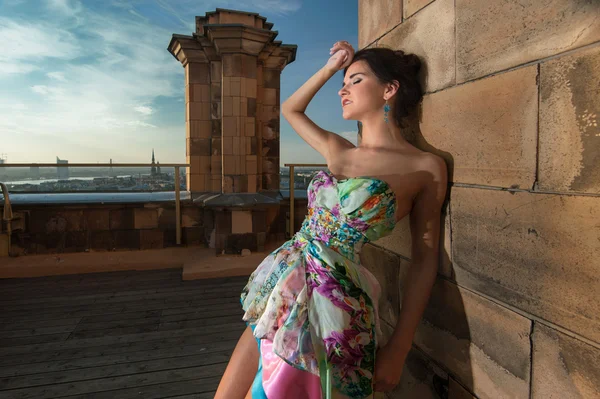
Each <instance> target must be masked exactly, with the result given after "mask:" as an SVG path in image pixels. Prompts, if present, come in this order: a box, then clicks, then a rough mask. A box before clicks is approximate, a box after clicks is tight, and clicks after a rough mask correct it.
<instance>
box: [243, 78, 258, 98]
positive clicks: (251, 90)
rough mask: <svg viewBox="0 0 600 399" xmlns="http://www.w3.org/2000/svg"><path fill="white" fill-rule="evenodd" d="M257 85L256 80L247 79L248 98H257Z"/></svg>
mask: <svg viewBox="0 0 600 399" xmlns="http://www.w3.org/2000/svg"><path fill="white" fill-rule="evenodd" d="M257 84H258V83H257V81H256V79H246V97H248V98H256V88H257Z"/></svg>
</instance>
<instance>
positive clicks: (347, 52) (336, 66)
mask: <svg viewBox="0 0 600 399" xmlns="http://www.w3.org/2000/svg"><path fill="white" fill-rule="evenodd" d="M329 54H333V55H332V56H331V57H330V58H329V60H328V61H327V64H326V67H327V68H328V69H330V70H331V71H333V72H337V71H339V70H342V69H344V68H346V67H347V66H348V65H350V63H351V62H352V58H353V57H354V49H353V48H352V46H351V45H350V43H348V42H347V41H344V40H343V41H340V42H336V43H335V44H334V45H333V47H332V48H331V49H330V50H329Z"/></svg>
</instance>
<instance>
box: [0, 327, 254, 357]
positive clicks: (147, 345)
mask: <svg viewBox="0 0 600 399" xmlns="http://www.w3.org/2000/svg"><path fill="white" fill-rule="evenodd" d="M227 327H228V326H221V328H220V330H219V331H217V332H212V333H205V334H202V333H200V332H198V330H194V331H195V332H196V333H195V334H190V335H184V336H180V337H172V338H171V337H168V338H162V339H156V340H147V341H140V342H127V343H121V344H109V345H104V346H85V345H82V346H79V347H75V348H68V349H59V350H54V351H41V352H33V353H20V354H19V355H18V356H2V357H0V366H2V367H5V366H6V367H16V366H18V365H26V366H32V365H34V364H35V363H51V362H57V363H59V364H63V363H64V364H67V363H68V362H69V361H75V360H76V359H81V358H98V357H102V356H110V355H114V354H121V355H125V356H126V355H129V354H132V353H136V352H144V351H148V352H154V351H160V350H163V349H170V348H177V347H181V346H195V345H211V344H213V343H214V342H219V340H220V339H223V340H238V339H239V337H240V336H241V335H242V332H243V331H244V329H245V328H246V327H245V325H244V326H241V325H240V326H234V327H233V328H227Z"/></svg>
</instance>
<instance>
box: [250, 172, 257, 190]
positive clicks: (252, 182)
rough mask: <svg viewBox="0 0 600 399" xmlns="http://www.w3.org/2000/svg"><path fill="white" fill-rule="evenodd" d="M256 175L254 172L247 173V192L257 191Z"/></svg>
mask: <svg viewBox="0 0 600 399" xmlns="http://www.w3.org/2000/svg"><path fill="white" fill-rule="evenodd" d="M256 184H257V176H256V175H255V174H250V175H248V192H249V193H256V192H257V186H256Z"/></svg>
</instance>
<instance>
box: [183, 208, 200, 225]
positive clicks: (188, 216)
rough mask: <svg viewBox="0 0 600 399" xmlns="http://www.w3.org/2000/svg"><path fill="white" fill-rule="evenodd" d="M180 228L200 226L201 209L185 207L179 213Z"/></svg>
mask: <svg viewBox="0 0 600 399" xmlns="http://www.w3.org/2000/svg"><path fill="white" fill-rule="evenodd" d="M181 226H182V227H197V226H202V209H200V208H199V207H195V206H186V207H184V208H183V209H182V211H181Z"/></svg>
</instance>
